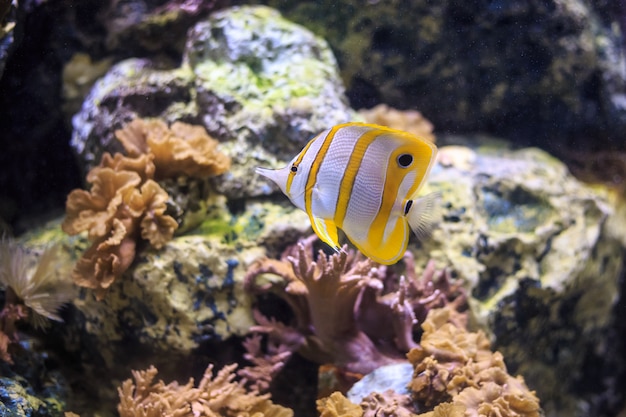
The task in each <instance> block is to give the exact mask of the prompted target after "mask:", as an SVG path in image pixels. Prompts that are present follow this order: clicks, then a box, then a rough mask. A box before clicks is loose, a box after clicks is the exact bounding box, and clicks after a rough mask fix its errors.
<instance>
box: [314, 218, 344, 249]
mask: <svg viewBox="0 0 626 417" xmlns="http://www.w3.org/2000/svg"><path fill="white" fill-rule="evenodd" d="M309 218H310V219H311V227H313V231H314V232H315V234H316V235H317V236H319V238H320V239H322V241H323V242H324V243H326V244H327V245H328V246H330V247H331V248H333V250H334V251H335V252H339V251H340V250H341V246H339V238H338V237H337V225H336V224H335V222H334V221H332V220H326V219H322V218H321V217H315V216H309Z"/></svg>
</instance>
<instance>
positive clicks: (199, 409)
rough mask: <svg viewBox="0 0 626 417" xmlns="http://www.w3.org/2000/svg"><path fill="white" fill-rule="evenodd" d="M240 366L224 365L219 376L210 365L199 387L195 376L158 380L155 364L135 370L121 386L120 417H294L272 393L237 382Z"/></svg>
mask: <svg viewBox="0 0 626 417" xmlns="http://www.w3.org/2000/svg"><path fill="white" fill-rule="evenodd" d="M236 368H237V365H229V366H225V367H224V368H222V369H221V370H220V371H219V372H218V373H217V375H215V377H213V375H212V371H213V366H212V365H209V366H208V367H207V369H206V371H205V372H204V376H203V377H202V379H201V380H200V383H199V384H198V386H197V387H196V386H195V385H194V380H193V378H192V379H190V380H189V382H188V383H187V384H185V385H179V384H178V383H177V382H172V383H169V384H167V385H166V384H165V383H164V382H163V381H159V382H156V383H154V378H155V377H156V374H157V369H156V368H155V367H150V368H149V369H148V370H146V371H133V379H134V380H135V382H134V383H133V381H132V380H131V379H128V380H126V381H124V383H123V384H122V386H121V387H120V388H118V393H119V396H120V403H119V405H118V407H117V409H118V412H119V414H120V417H161V416H163V417H230V416H232V417H235V416H237V417H263V416H267V417H292V416H293V411H292V410H290V409H287V408H285V407H282V406H279V405H276V404H274V403H272V402H271V401H270V400H269V395H267V394H266V395H259V394H258V393H257V392H255V391H251V392H248V391H246V389H245V387H244V384H243V382H235V381H234V379H235V373H234V371H235V369H236Z"/></svg>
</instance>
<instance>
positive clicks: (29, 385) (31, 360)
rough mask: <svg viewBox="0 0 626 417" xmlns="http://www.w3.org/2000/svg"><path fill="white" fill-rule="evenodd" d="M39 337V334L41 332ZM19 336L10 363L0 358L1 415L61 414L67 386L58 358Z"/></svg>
mask: <svg viewBox="0 0 626 417" xmlns="http://www.w3.org/2000/svg"><path fill="white" fill-rule="evenodd" d="M40 336H41V335H40ZM41 345H42V343H41V342H38V341H36V340H35V339H31V338H30V337H26V336H25V335H22V341H21V342H20V346H19V348H18V349H16V350H15V352H13V353H14V354H13V361H14V363H13V364H9V363H6V362H2V361H0V416H11V417H62V416H63V415H64V411H66V406H67V402H68V399H69V397H70V386H69V383H68V380H67V378H66V377H65V376H64V375H63V373H62V372H60V371H59V369H58V368H59V363H58V358H56V357H55V356H54V355H53V354H51V352H50V351H47V350H44V349H42V348H41Z"/></svg>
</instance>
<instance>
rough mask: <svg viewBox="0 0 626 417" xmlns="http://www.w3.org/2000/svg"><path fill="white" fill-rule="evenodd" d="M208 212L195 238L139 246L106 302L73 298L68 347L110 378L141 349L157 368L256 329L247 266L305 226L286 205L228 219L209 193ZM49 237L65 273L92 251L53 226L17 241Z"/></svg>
mask: <svg viewBox="0 0 626 417" xmlns="http://www.w3.org/2000/svg"><path fill="white" fill-rule="evenodd" d="M208 207H210V210H208V213H206V216H205V218H204V220H203V221H202V223H201V224H200V225H199V226H198V227H197V228H196V229H194V230H193V231H192V232H191V233H188V234H187V235H183V236H177V237H174V239H172V240H171V241H169V242H167V243H166V244H165V245H164V247H163V248H162V249H160V250H156V249H152V248H149V247H144V246H138V250H137V254H136V256H135V261H134V262H133V264H132V266H131V267H130V268H129V269H128V271H126V273H125V274H124V275H123V276H122V278H121V279H119V280H117V281H116V282H115V283H114V284H113V285H111V286H110V287H109V290H108V291H107V293H106V296H105V297H104V298H103V300H102V301H98V300H97V299H96V297H95V295H94V293H93V292H92V291H91V290H86V289H83V291H82V292H81V294H80V296H79V297H78V298H76V299H75V300H73V301H72V304H73V307H74V308H73V309H72V310H71V313H70V320H68V326H67V328H66V329H65V331H64V332H63V338H64V342H63V343H65V348H64V349H66V350H68V351H70V352H75V353H78V354H79V355H81V356H82V357H83V360H84V361H85V364H95V363H99V364H102V365H101V366H106V367H107V368H108V369H110V370H111V371H112V372H114V373H115V372H121V371H123V370H120V369H117V368H116V367H117V366H119V365H120V364H125V365H126V366H138V365H135V364H134V362H133V361H134V360H135V359H133V358H134V357H135V356H136V355H137V354H138V352H141V355H142V358H140V360H146V359H148V358H152V360H153V362H154V363H157V362H158V361H159V360H160V359H159V358H158V356H162V355H166V356H167V357H170V358H181V357H187V356H189V355H190V354H191V353H192V352H193V351H194V350H195V349H197V348H198V347H199V346H201V345H202V344H204V343H205V342H210V343H217V342H221V341H224V340H226V339H228V338H230V337H233V336H243V335H245V334H247V333H248V331H249V328H250V326H252V325H253V324H254V321H253V319H252V313H251V298H250V294H248V293H245V292H244V289H243V276H244V275H245V272H246V270H247V268H248V266H249V265H250V264H251V263H252V262H254V261H255V260H256V259H258V258H259V257H261V256H264V255H265V254H266V252H269V253H270V254H272V255H276V254H277V253H280V252H281V251H282V250H283V249H284V248H285V247H286V246H287V245H290V244H293V243H295V242H296V241H297V240H298V239H299V238H301V237H303V236H305V235H308V234H310V225H309V223H308V220H307V216H306V214H304V213H303V212H301V211H300V210H297V209H295V208H294V207H292V206H291V205H288V204H285V205H279V204H271V203H268V202H260V201H259V202H254V201H251V202H248V203H246V204H244V205H243V206H242V207H241V211H239V212H238V213H237V214H232V213H231V212H230V211H229V210H228V209H227V205H226V199H225V198H224V197H216V196H213V197H212V198H211V199H209V200H208ZM51 240H54V241H60V242H61V246H60V249H59V250H60V253H59V256H60V257H62V258H63V259H64V260H65V262H66V263H68V264H69V265H68V266H69V267H70V268H71V267H72V266H73V264H74V263H75V262H76V260H77V259H78V258H79V257H80V256H81V254H82V252H83V251H84V250H85V249H86V247H87V246H88V245H89V242H88V241H87V239H86V237H85V236H82V235H78V236H76V237H67V236H63V234H62V232H61V230H60V225H59V223H58V222H52V223H51V224H50V225H49V226H47V227H45V228H43V229H40V230H34V231H32V232H31V233H29V234H28V235H27V236H25V237H24V238H23V239H22V240H21V241H22V242H23V243H24V244H25V245H26V246H27V247H34V248H38V247H41V246H45V245H48V244H49V242H50V241H51ZM155 355H156V356H155ZM120 358H123V360H122V359H120ZM140 363H141V364H142V365H144V362H140ZM124 370H125V369H124Z"/></svg>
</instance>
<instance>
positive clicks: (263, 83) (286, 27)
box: [72, 6, 353, 197]
mask: <svg viewBox="0 0 626 417" xmlns="http://www.w3.org/2000/svg"><path fill="white" fill-rule="evenodd" d="M352 115H353V113H352V112H351V110H350V108H349V107H348V105H347V100H346V98H345V96H344V88H343V85H342V82H341V79H340V78H339V75H338V72H337V67H336V62H335V59H334V57H333V55H332V53H331V51H330V48H329V47H328V45H327V44H326V42H325V41H324V40H322V39H321V38H319V37H316V36H315V35H313V34H312V33H311V32H309V31H308V30H306V29H304V28H302V27H301V26H298V25H296V24H293V23H290V22H288V21H286V20H284V19H283V18H282V17H281V16H280V14H278V12H276V11H274V10H272V9H269V8H266V7H262V6H258V7H240V8H232V9H228V10H224V11H220V12H217V13H214V14H213V15H211V17H210V18H209V20H207V21H205V22H200V23H198V24H196V25H195V26H194V27H193V28H192V29H191V30H190V31H189V33H188V38H187V43H186V48H185V54H184V59H183V64H182V65H181V66H180V67H178V68H164V67H163V66H159V64H157V63H156V62H153V61H149V60H147V59H130V60H127V61H123V62H121V63H119V64H117V65H115V66H114V67H113V68H111V70H110V71H109V73H108V74H107V75H106V76H105V77H104V78H102V79H101V80H100V81H98V82H97V83H96V85H95V86H94V88H93V90H92V91H91V93H90V94H89V96H88V97H87V99H86V101H85V102H84V104H83V107H82V110H81V111H80V112H79V113H78V114H77V115H76V116H75V117H74V119H73V125H74V134H73V138H72V145H73V147H74V149H75V150H76V152H77V154H78V155H79V157H80V158H81V159H82V161H83V166H84V167H85V168H87V167H89V166H92V165H93V164H95V163H98V161H99V159H100V155H101V154H102V153H103V152H104V151H118V150H120V149H121V147H120V145H119V143H117V141H116V140H115V138H114V131H115V130H116V129H118V128H120V127H121V126H122V125H124V124H125V123H126V122H128V121H129V120H131V119H133V118H135V117H159V118H162V119H164V120H166V121H170V122H172V121H175V120H180V121H185V122H189V123H192V124H202V125H204V126H205V127H206V128H207V130H208V132H209V133H210V134H211V135H213V136H215V137H216V138H218V139H220V140H221V141H222V142H223V149H225V150H226V152H227V153H229V154H230V156H231V157H232V158H233V166H232V169H231V171H230V172H229V173H227V174H226V175H225V176H223V177H222V178H221V179H220V181H218V182H217V186H218V188H219V190H220V191H222V192H224V193H225V194H227V195H228V196H229V197H243V196H250V195H259V194H263V193H265V192H267V187H263V186H262V184H266V183H265V182H263V183H259V182H257V178H256V176H255V175H253V170H254V167H255V166H258V165H276V163H277V158H278V159H282V160H285V159H290V158H291V157H292V156H293V155H294V154H295V153H296V152H298V151H299V150H300V149H301V148H302V147H303V146H304V145H305V143H306V142H307V141H308V140H309V139H310V138H311V137H312V136H313V135H315V134H317V133H319V132H320V131H322V130H324V129H326V128H328V127H329V126H332V125H335V124H337V123H340V122H345V121H348V120H350V119H351V118H352Z"/></svg>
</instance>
